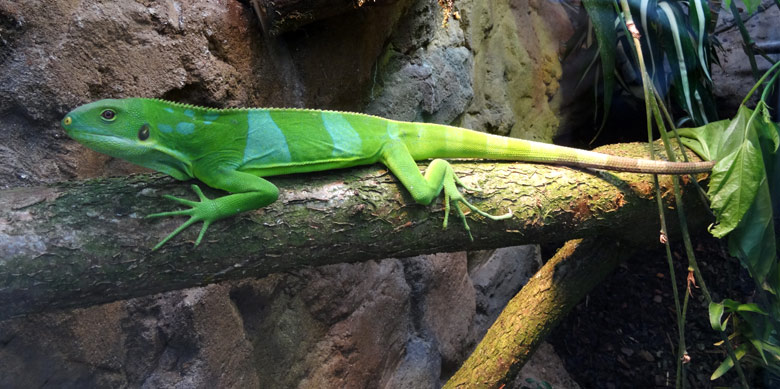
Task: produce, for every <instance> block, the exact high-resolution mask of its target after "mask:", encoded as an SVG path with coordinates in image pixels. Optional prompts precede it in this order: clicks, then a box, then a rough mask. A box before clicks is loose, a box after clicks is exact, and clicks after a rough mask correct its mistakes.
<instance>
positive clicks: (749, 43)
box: [730, 1, 760, 80]
mask: <svg viewBox="0 0 780 389" xmlns="http://www.w3.org/2000/svg"><path fill="white" fill-rule="evenodd" d="M730 9H731V13H732V14H733V15H734V22H736V23H737V27H738V28H739V34H740V35H742V50H743V51H745V55H747V57H748V60H749V61H750V69H751V70H752V71H753V78H754V79H756V80H758V78H759V75H760V73H759V72H758V65H756V56H755V54H754V53H753V38H751V37H750V34H749V33H748V31H747V28H745V23H743V22H742V16H740V15H739V9H737V5H736V4H735V3H734V2H733V1H732V2H731V4H730Z"/></svg>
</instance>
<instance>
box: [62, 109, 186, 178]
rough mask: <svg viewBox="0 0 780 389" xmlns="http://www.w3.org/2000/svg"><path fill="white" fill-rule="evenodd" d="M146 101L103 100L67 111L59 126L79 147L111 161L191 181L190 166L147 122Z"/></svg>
mask: <svg viewBox="0 0 780 389" xmlns="http://www.w3.org/2000/svg"><path fill="white" fill-rule="evenodd" d="M146 109H147V107H146V100H145V99H135V98H131V99H120V100H114V99H106V100H99V101H96V102H94V103H89V104H85V105H82V106H80V107H78V108H76V109H74V110H73V111H70V112H69V113H68V114H67V115H65V118H64V119H62V122H61V125H62V127H63V128H64V129H65V131H66V132H67V133H68V135H69V136H70V137H71V138H73V139H75V140H77V141H78V142H79V143H81V144H83V145H85V146H87V147H89V148H91V149H93V150H95V151H98V152H101V153H104V154H108V155H110V156H112V157H116V158H121V159H124V160H127V161H130V162H132V163H134V164H136V165H141V166H144V167H147V168H150V169H154V170H157V171H160V172H163V173H166V174H169V175H171V176H173V177H174V178H177V179H179V180H186V179H189V178H191V177H192V174H191V172H190V168H189V162H188V159H187V158H186V157H184V155H183V154H182V153H181V152H179V151H177V150H176V149H175V148H174V147H172V145H170V144H169V143H171V142H170V139H166V138H165V137H164V136H162V134H161V133H159V132H158V131H157V129H156V127H155V126H153V125H152V124H151V123H150V120H149V118H150V117H152V116H154V115H155V113H148V112H146Z"/></svg>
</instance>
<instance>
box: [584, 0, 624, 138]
mask: <svg viewBox="0 0 780 389" xmlns="http://www.w3.org/2000/svg"><path fill="white" fill-rule="evenodd" d="M582 4H583V5H584V6H585V10H586V11H587V12H588V15H589V16H590V20H591V22H592V23H593V30H594V32H595V34H596V41H597V42H598V44H599V55H600V56H601V70H602V74H603V75H604V119H603V120H602V122H601V126H600V127H604V124H605V123H606V121H607V115H608V113H609V109H610V108H611V107H612V93H613V92H614V90H615V58H616V56H617V53H616V50H617V32H616V31H615V18H616V17H617V15H616V13H615V6H614V3H613V1H612V0H583V1H582Z"/></svg>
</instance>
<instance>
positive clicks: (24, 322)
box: [0, 247, 552, 387]
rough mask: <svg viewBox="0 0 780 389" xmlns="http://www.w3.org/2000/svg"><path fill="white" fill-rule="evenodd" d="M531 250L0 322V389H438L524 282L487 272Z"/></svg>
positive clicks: (311, 273)
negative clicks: (37, 388)
mask: <svg viewBox="0 0 780 389" xmlns="http://www.w3.org/2000/svg"><path fill="white" fill-rule="evenodd" d="M529 250H530V252H531V253H534V254H533V255H532V256H536V255H538V254H536V250H535V249H534V248H529V247H519V248H508V249H503V250H501V253H500V254H498V255H492V256H490V257H488V258H487V259H486V260H484V261H481V263H480V264H475V265H474V266H471V270H470V271H469V267H470V266H469V265H468V260H467V258H466V256H465V254H464V253H457V254H440V255H435V256H431V258H428V257H415V258H409V259H404V260H397V259H387V260H383V261H380V262H373V261H370V262H365V263H360V264H355V265H350V266H346V265H333V266H325V267H320V268H316V269H311V270H305V271H299V272H295V273H293V274H283V275H274V276H270V277H266V278H264V279H261V280H244V281H240V282H226V283H222V284H218V285H210V286H207V287H204V288H193V289H187V290H181V291H175V292H169V293H164V294H160V295H155V296H149V297H145V298H138V299H132V300H127V301H124V302H116V303H111V304H105V305H102V306H95V307H91V308H86V309H77V310H73V311H70V312H59V313H51V314H39V315H30V316H28V317H26V318H17V319H11V320H6V321H2V322H0V336H1V337H0V345H1V347H0V365H2V366H4V369H1V370H0V387H32V386H42V385H44V383H46V384H49V385H51V384H54V385H55V386H57V387H85V386H86V387H106V386H108V387H117V386H150V387H193V386H198V387H258V386H266V385H270V386H274V387H296V386H297V387H383V386H384V387H438V386H439V385H440V380H442V379H446V377H447V376H448V375H449V374H451V373H452V372H453V371H454V370H453V369H455V368H456V367H457V365H458V364H459V362H460V361H462V359H463V358H465V357H466V356H467V354H468V352H469V351H470V349H471V348H472V347H473V346H474V345H475V344H476V342H477V341H478V340H479V338H481V336H482V335H483V334H484V332H485V331H486V330H487V328H488V327H489V325H490V323H492V320H493V319H494V318H495V317H496V316H497V315H498V313H499V311H500V309H501V307H502V306H503V305H504V304H505V303H506V301H508V300H509V299H510V298H511V297H512V296H514V293H515V292H516V291H517V290H519V288H520V286H521V285H522V282H524V281H525V280H527V278H528V277H529V276H530V275H531V274H532V273H533V269H532V268H528V267H526V269H524V270H522V271H517V272H516V273H517V274H516V275H512V276H506V275H504V274H500V272H498V271H497V270H498V269H502V268H504V269H507V268H509V269H511V268H510V267H509V266H510V265H519V267H522V263H523V262H524V259H523V258H524V257H523V256H521V255H518V254H519V253H525V254H527V253H528V252H529ZM534 266H535V265H534ZM509 280H514V281H512V282H511V285H510V282H509ZM477 283H478V285H479V287H475V284H477ZM478 300H480V301H485V300H490V301H491V302H493V305H492V307H485V306H483V307H478V306H477V303H476V301H478ZM551 369H552V368H551ZM540 379H543V378H540ZM399 385H400V386H399Z"/></svg>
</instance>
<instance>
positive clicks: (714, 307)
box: [709, 303, 728, 331]
mask: <svg viewBox="0 0 780 389" xmlns="http://www.w3.org/2000/svg"><path fill="white" fill-rule="evenodd" d="M709 311H710V326H711V327H712V329H713V330H715V331H723V329H724V328H725V327H726V322H728V319H726V321H723V322H721V321H720V319H721V318H722V317H723V311H724V309H723V304H721V303H710V308H709Z"/></svg>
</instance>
